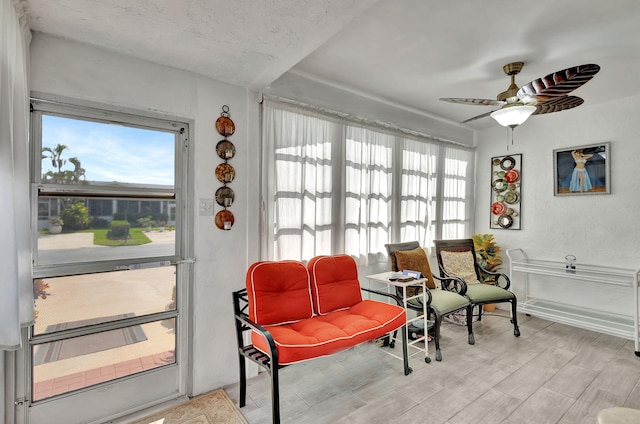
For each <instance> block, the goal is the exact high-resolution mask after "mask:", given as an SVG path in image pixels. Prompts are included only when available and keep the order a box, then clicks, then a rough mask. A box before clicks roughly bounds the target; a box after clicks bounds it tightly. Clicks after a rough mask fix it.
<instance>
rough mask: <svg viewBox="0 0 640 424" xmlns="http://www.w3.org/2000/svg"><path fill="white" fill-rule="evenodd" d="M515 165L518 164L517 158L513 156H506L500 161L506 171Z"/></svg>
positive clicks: (501, 166)
mask: <svg viewBox="0 0 640 424" xmlns="http://www.w3.org/2000/svg"><path fill="white" fill-rule="evenodd" d="M514 166H516V160H515V159H514V158H512V157H511V156H505V157H504V158H503V159H502V160H501V161H500V168H502V169H504V170H505V171H508V170H510V169H513V167H514Z"/></svg>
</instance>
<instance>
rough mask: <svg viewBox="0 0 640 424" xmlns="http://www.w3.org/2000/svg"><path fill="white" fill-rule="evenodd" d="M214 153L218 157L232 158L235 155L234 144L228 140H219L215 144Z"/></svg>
mask: <svg viewBox="0 0 640 424" xmlns="http://www.w3.org/2000/svg"><path fill="white" fill-rule="evenodd" d="M216 153H217V154H218V157H219V158H220V159H224V160H228V159H232V158H233V157H234V156H235V155H236V146H234V145H233V143H232V142H230V141H229V140H220V141H219V142H218V144H216Z"/></svg>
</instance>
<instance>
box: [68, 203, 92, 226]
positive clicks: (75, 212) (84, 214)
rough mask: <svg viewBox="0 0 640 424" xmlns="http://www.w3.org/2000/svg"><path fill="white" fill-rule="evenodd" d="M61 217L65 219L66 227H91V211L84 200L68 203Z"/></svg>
mask: <svg viewBox="0 0 640 424" xmlns="http://www.w3.org/2000/svg"><path fill="white" fill-rule="evenodd" d="M61 218H62V220H63V221H64V226H65V229H68V230H84V229H86V228H89V222H91V220H90V219H89V211H88V210H87V207H86V206H85V205H84V204H83V203H82V201H78V200H76V201H74V202H73V203H70V204H68V205H67V206H66V207H65V208H64V210H63V211H62V214H61Z"/></svg>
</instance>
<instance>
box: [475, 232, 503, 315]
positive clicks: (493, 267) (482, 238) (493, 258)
mask: <svg viewBox="0 0 640 424" xmlns="http://www.w3.org/2000/svg"><path fill="white" fill-rule="evenodd" d="M471 238H472V239H473V247H474V249H475V251H476V257H477V260H478V264H479V265H480V266H481V267H482V268H484V269H486V270H487V271H491V272H496V271H498V270H499V269H500V266H501V265H502V257H501V256H500V250H501V249H500V246H498V245H497V244H496V242H495V241H494V240H493V234H475V235H474V236H472V237H471ZM494 282H495V279H494V277H487V279H485V281H484V283H487V284H493V283H494ZM494 309H495V305H493V304H490V305H484V310H485V311H487V312H491V311H493V310H494Z"/></svg>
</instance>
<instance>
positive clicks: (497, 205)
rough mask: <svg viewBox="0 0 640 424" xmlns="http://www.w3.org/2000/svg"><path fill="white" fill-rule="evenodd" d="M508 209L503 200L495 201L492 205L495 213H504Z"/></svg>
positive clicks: (492, 210)
mask: <svg viewBox="0 0 640 424" xmlns="http://www.w3.org/2000/svg"><path fill="white" fill-rule="evenodd" d="M506 210H507V207H506V206H505V205H504V203H502V202H494V203H493V205H491V212H492V213H493V214H494V215H502V214H503V213H505V212H506Z"/></svg>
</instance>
